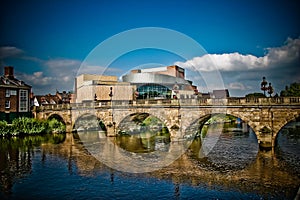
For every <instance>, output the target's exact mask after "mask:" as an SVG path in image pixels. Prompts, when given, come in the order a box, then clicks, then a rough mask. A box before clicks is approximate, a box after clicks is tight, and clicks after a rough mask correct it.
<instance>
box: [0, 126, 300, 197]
mask: <svg viewBox="0 0 300 200" xmlns="http://www.w3.org/2000/svg"><path fill="white" fill-rule="evenodd" d="M231 128H232V127H231ZM233 128H236V127H235V126H234V127H233ZM299 128H300V127H299V122H294V123H290V124H289V125H288V126H286V127H285V128H284V129H282V130H281V132H280V134H279V135H278V139H277V146H276V148H275V149H274V150H273V151H267V152H265V151H262V150H259V148H258V144H257V139H256V136H255V134H254V133H253V132H252V130H250V131H249V132H247V133H243V132H240V131H236V130H235V129H228V130H226V131H223V133H222V134H221V135H220V136H219V138H218V142H217V143H216V145H215V146H214V148H213V149H212V150H211V151H210V153H209V154H208V155H206V156H203V155H200V154H201V153H200V152H201V151H200V149H201V146H202V145H203V142H204V141H205V140H209V137H213V136H209V135H206V136H205V137H202V136H199V137H197V138H195V139H194V140H193V142H192V144H191V145H190V146H189V148H188V149H187V150H186V151H185V153H184V154H182V155H181V156H180V157H179V158H178V159H176V161H174V162H172V163H171V164H168V165H166V166H164V167H162V168H160V169H158V170H155V171H151V172H145V173H127V172H123V171H119V170H117V169H114V168H110V167H108V166H106V165H105V164H103V163H102V162H100V161H99V160H98V159H96V158H95V157H94V156H93V155H92V153H91V152H89V151H88V149H89V148H87V147H86V146H85V145H84V144H83V142H82V140H81V139H80V137H78V136H77V137H76V135H75V136H73V135H72V134H66V135H45V136H31V137H24V138H1V139H0V147H1V149H0V199H158V198H159V199H294V198H295V196H296V194H297V191H298V188H299V186H300V170H299V169H300V129H299ZM85 134H88V133H85ZM91 134H93V133H91ZM109 140H112V141H114V143H113V144H114V145H117V146H119V147H121V148H123V149H126V150H127V151H134V149H135V148H136V149H137V152H135V153H134V154H137V155H139V154H143V153H145V152H141V149H145V148H142V146H143V145H144V146H145V145H150V146H148V147H147V148H146V149H148V150H149V151H150V152H155V151H160V150H161V151H170V149H168V148H170V147H169V146H167V147H166V146H163V147H162V146H161V145H157V144H156V142H157V141H156V140H154V142H153V140H152V141H150V140H149V141H150V143H145V142H144V140H143V141H142V140H141V141H142V142H140V143H139V144H140V146H139V145H138V142H137V139H136V138H134V139H131V142H128V141H129V138H128V137H127V138H126V136H120V137H117V138H109ZM162 141H163V143H166V144H169V143H170V141H168V140H160V141H159V144H162ZM126 144H127V146H126ZM151 145H154V147H153V148H152V147H151ZM157 148H160V149H159V150H158V149H157Z"/></svg>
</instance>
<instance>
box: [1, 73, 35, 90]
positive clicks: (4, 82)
mask: <svg viewBox="0 0 300 200" xmlns="http://www.w3.org/2000/svg"><path fill="white" fill-rule="evenodd" d="M0 87H6V88H16V89H17V88H21V89H31V86H30V85H28V84H26V83H24V81H20V80H18V79H16V78H8V77H5V76H1V77H0Z"/></svg>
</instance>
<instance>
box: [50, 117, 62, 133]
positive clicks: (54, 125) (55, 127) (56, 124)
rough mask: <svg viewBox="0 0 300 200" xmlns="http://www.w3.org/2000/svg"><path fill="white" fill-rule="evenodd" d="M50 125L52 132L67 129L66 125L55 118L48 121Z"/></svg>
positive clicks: (60, 131)
mask: <svg viewBox="0 0 300 200" xmlns="http://www.w3.org/2000/svg"><path fill="white" fill-rule="evenodd" d="M48 125H49V130H50V131H51V132H55V133H63V132H65V131H66V126H65V125H64V124H63V123H62V122H60V121H58V120H57V119H55V118H53V119H51V120H50V121H48Z"/></svg>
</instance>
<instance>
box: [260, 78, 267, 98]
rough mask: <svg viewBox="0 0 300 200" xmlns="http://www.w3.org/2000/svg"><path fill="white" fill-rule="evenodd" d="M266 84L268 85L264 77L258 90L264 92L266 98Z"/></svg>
mask: <svg viewBox="0 0 300 200" xmlns="http://www.w3.org/2000/svg"><path fill="white" fill-rule="evenodd" d="M267 84H268V82H267V81H266V77H263V80H262V82H261V84H260V86H261V87H260V88H261V90H262V91H264V95H265V96H266V91H267V90H268V87H267Z"/></svg>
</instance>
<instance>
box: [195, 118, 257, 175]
mask: <svg viewBox="0 0 300 200" xmlns="http://www.w3.org/2000/svg"><path fill="white" fill-rule="evenodd" d="M209 128H210V132H209V133H208V132H207V130H208V125H205V126H204V127H203V128H202V132H201V135H199V137H196V138H195V140H194V141H193V143H192V144H191V146H190V155H191V156H192V158H194V159H196V160H198V161H199V165H201V166H203V167H206V168H212V169H214V170H218V171H221V172H224V171H225V172H226V171H228V170H233V169H235V170H236V169H243V168H245V167H246V166H248V165H249V164H250V163H251V162H253V161H254V160H255V158H256V155H257V152H258V143H257V139H256V135H255V133H254V132H253V131H252V129H248V130H249V131H248V132H244V131H243V129H242V127H241V126H240V125H239V124H235V123H228V124H224V125H223V124H213V125H209ZM220 131H221V132H222V134H221V135H220V136H219V135H218V142H217V143H216V145H215V146H214V148H213V149H212V151H210V153H209V154H208V155H206V156H205V157H203V154H202V152H201V147H202V143H203V142H204V141H205V140H210V139H211V138H213V139H215V138H214V137H215V135H217V134H215V133H218V132H220Z"/></svg>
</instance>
